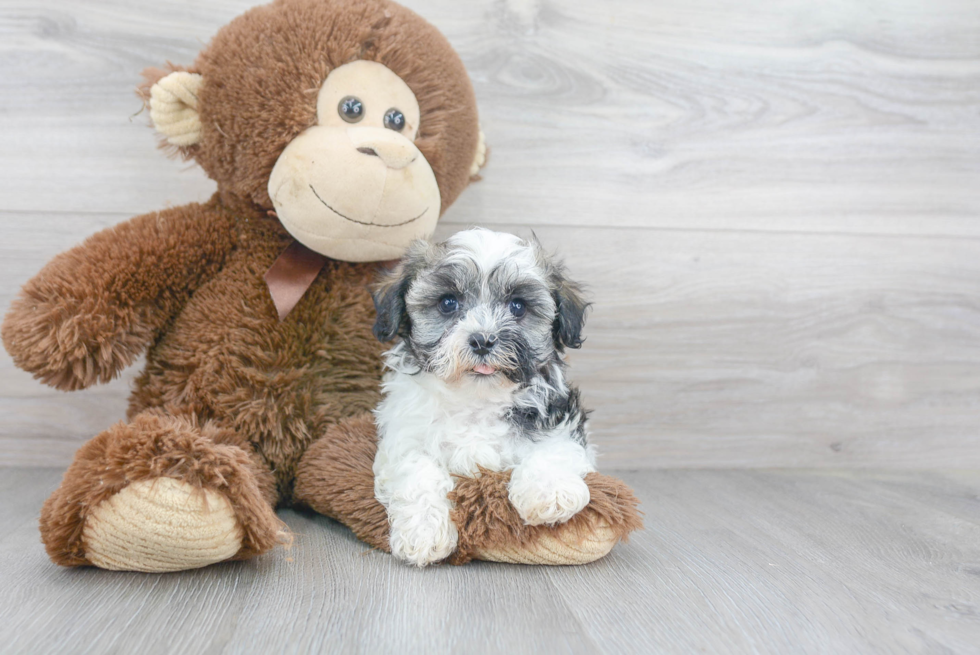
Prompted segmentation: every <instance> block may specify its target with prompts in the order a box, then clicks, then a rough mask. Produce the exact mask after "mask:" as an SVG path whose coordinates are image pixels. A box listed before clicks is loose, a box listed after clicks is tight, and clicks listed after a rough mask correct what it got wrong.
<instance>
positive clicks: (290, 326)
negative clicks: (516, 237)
mask: <svg viewBox="0 0 980 655" xmlns="http://www.w3.org/2000/svg"><path fill="white" fill-rule="evenodd" d="M355 58H363V59H372V60H375V61H380V62H382V63H384V64H385V65H386V66H388V67H389V68H390V69H392V70H393V71H395V72H396V73H397V74H399V75H400V76H401V77H402V78H403V79H404V80H405V81H406V82H407V84H408V85H409V87H410V88H411V89H412V90H413V92H414V93H415V95H416V97H417V98H418V101H419V105H420V107H421V110H422V117H423V118H422V122H421V130H422V131H421V132H420V135H419V137H418V139H417V140H416V144H417V145H418V147H419V149H420V150H421V151H422V152H423V153H424V154H425V156H426V158H427V159H428V161H429V163H430V165H431V166H432V169H433V171H434V172H435V175H436V179H437V182H438V184H439V189H440V191H441V194H442V207H443V208H446V207H448V206H449V205H450V204H451V203H452V201H453V200H454V199H455V198H456V196H457V195H458V194H459V193H460V191H461V190H462V189H463V187H465V185H466V184H467V182H468V180H469V166H470V162H471V161H472V157H473V153H474V151H475V147H476V141H477V134H478V127H477V117H476V105H475V101H474V98H473V90H472V88H471V87H470V83H469V80H468V78H467V77H466V72H465V70H464V69H463V67H462V64H461V63H460V62H459V59H458V57H457V56H456V55H455V53H453V51H452V50H451V48H450V47H449V44H448V43H447V42H446V40H445V39H444V38H443V37H442V36H441V35H440V34H439V33H438V32H437V31H436V30H435V29H434V28H433V27H432V26H430V25H429V24H428V23H426V22H425V21H423V20H422V19H420V18H419V17H418V16H416V15H415V14H413V13H412V12H410V11H408V10H407V9H404V8H402V7H400V6H398V5H396V4H394V3H391V2H388V1H387V0H358V1H357V2H354V1H352V0H278V1H277V2H275V3H273V4H271V5H268V6H265V7H258V8H256V9H253V10H251V11H249V12H248V13H246V14H245V15H243V16H241V17H239V18H238V19H236V20H234V21H232V22H231V23H230V24H229V25H228V26H226V27H225V28H224V29H222V30H221V31H220V32H219V34H218V35H217V36H216V37H215V38H214V40H213V41H212V43H211V44H210V45H209V46H208V47H207V48H206V49H205V50H204V52H202V54H201V55H200V57H199V59H198V61H197V63H196V64H195V66H194V68H193V70H196V71H198V72H201V73H202V74H203V75H204V80H205V82H204V84H203V86H202V88H201V91H200V96H199V111H200V115H201V119H202V123H203V126H202V140H201V142H200V143H199V144H198V145H195V146H191V147H188V148H184V149H183V150H182V154H183V155H184V156H187V157H192V158H194V159H195V160H197V161H198V162H199V163H200V164H201V165H202V166H203V167H204V169H205V170H206V171H207V172H208V174H209V175H211V177H213V178H214V179H215V180H216V181H217V183H218V192H217V193H216V194H215V195H214V197H212V198H211V200H210V201H208V202H207V203H203V204H190V205H186V206H183V207H177V208H174V209H168V210H165V211H160V212H154V213H151V214H147V215H144V216H140V217H137V218H134V219H132V220H130V221H128V222H126V223H123V224H121V225H118V226H116V227H113V228H110V229H108V230H105V231H103V232H100V233H99V234H96V235H94V236H93V237H91V238H89V239H88V240H86V241H85V242H84V243H82V244H81V245H79V246H78V247H76V248H73V249H72V250H70V251H68V252H66V253H63V254H62V255H59V256H58V257H56V258H54V259H53V260H52V261H51V262H50V263H49V264H48V265H47V266H45V267H44V269H43V270H42V271H41V272H40V273H39V274H38V275H37V276H36V277H34V278H33V279H32V280H30V281H29V282H28V283H27V284H26V285H25V287H24V289H23V291H22V293H21V294H20V296H19V297H18V298H17V299H16V300H15V301H14V303H13V305H12V306H11V308H10V312H9V313H8V315H7V316H6V319H5V321H4V323H3V326H2V338H3V343H4V345H5V347H6V348H7V351H8V352H9V353H10V354H11V356H12V357H13V359H14V362H15V363H16V364H17V365H18V366H20V367H21V368H23V369H25V370H27V371H30V372H31V373H33V374H34V375H35V377H37V378H38V379H40V380H41V381H43V382H45V383H47V384H49V385H52V386H54V387H57V388H59V389H63V390H74V389H83V388H86V387H88V386H90V385H92V384H96V383H99V382H106V381H108V380H110V379H112V378H113V377H114V376H116V375H117V374H118V373H119V372H120V370H121V369H122V368H124V367H125V366H127V365H129V364H131V363H132V362H133V361H134V360H135V359H136V358H137V357H138V356H139V355H140V354H141V353H143V352H146V353H147V354H146V368H145V369H144V371H143V373H142V374H141V375H140V376H139V378H138V380H137V382H136V386H135V389H134V391H133V394H132V396H131V399H130V407H129V413H128V416H129V423H128V424H119V425H116V426H114V427H112V428H110V429H109V430H106V431H105V432H103V433H101V434H99V435H98V436H96V437H95V438H94V439H93V440H92V441H90V442H88V443H87V444H85V445H84V446H83V447H82V448H81V449H80V450H79V452H78V454H77V455H76V458H75V462H74V463H73V464H72V465H71V467H70V468H69V469H68V471H67V472H66V473H65V477H64V480H63V482H62V484H61V486H60V488H59V489H58V490H57V491H56V492H55V493H54V494H53V495H52V496H51V498H49V499H48V501H47V503H45V505H44V509H43V512H42V518H41V533H42V538H43V540H44V542H45V546H46V548H47V550H48V553H49V555H50V556H51V558H52V559H53V560H54V561H55V562H57V563H59V564H64V565H69V566H72V565H82V564H87V563H88V561H87V560H86V557H85V544H84V543H83V541H84V540H83V537H82V534H83V528H84V524H85V519H86V516H88V514H89V512H90V511H92V510H93V508H95V507H96V506H97V505H98V504H99V503H100V502H101V501H103V500H105V499H106V498H108V497H110V496H111V495H112V494H115V493H117V492H119V491H120V490H121V489H123V488H124V487H125V486H126V485H128V484H130V483H132V482H135V481H140V480H148V479H153V478H159V477H169V478H175V479H178V480H181V481H184V482H187V483H189V484H190V485H192V486H194V487H197V488H199V489H207V490H211V491H214V492H216V493H219V494H223V495H224V496H225V497H227V498H228V500H229V502H230V504H231V507H232V508H233V510H234V511H235V513H236V515H237V517H238V519H239V521H240V523H241V524H242V528H243V532H244V535H245V537H244V540H243V545H242V547H241V550H240V551H239V552H238V554H237V557H238V558H244V557H249V556H252V555H255V554H258V553H261V552H264V551H266V550H268V549H269V548H271V547H272V546H274V545H275V544H276V543H277V542H279V541H280V540H281V539H282V525H281V523H280V522H279V521H278V519H276V517H275V514H274V508H275V507H276V506H277V505H289V504H293V503H304V504H308V505H310V506H312V507H313V508H315V509H317V510H319V511H322V512H324V513H326V514H329V515H331V516H334V517H335V518H337V519H339V520H340V521H342V522H344V523H345V524H347V525H349V526H351V528H352V529H353V530H354V532H355V533H356V534H357V535H358V536H359V537H361V538H362V539H364V540H365V541H367V542H368V543H371V544H372V545H375V546H378V547H386V536H385V535H386V534H387V520H386V517H385V513H384V510H383V508H382V507H381V506H380V505H379V504H378V503H377V502H376V501H375V499H374V489H373V477H372V473H371V464H372V458H373V450H374V428H373V424H372V423H371V419H370V414H369V412H370V410H371V409H373V408H374V406H375V405H376V404H377V402H378V400H379V379H380V375H381V359H380V353H381V351H382V349H383V347H384V346H383V345H382V344H379V343H378V342H377V341H376V340H375V338H374V336H373V334H372V333H371V326H372V324H373V322H374V318H375V312H374V307H373V303H372V300H371V297H370V294H369V293H368V290H367V284H368V283H369V282H370V281H371V279H372V277H373V276H374V274H375V269H376V265H375V264H352V263H347V262H340V261H332V260H331V261H328V262H327V263H326V265H325V266H324V268H323V269H322V270H321V271H320V273H319V275H318V276H317V278H316V280H315V281H314V282H313V284H312V286H311V287H310V288H309V289H308V290H307V292H306V294H305V295H304V296H303V298H302V299H301V300H300V302H299V304H298V305H297V306H296V307H295V308H294V309H293V310H292V312H291V313H290V314H289V315H288V317H287V318H286V319H285V320H284V321H280V320H279V317H278V314H277V311H276V308H275V306H274V305H273V302H272V299H271V297H270V295H269V291H268V289H267V287H266V284H265V281H264V279H263V276H264V275H265V273H266V271H268V270H269V267H270V266H271V265H272V264H273V262H274V261H275V260H276V258H277V257H278V256H279V254H280V253H281V252H282V251H283V250H284V249H285V248H286V247H287V246H288V245H289V244H290V243H291V241H292V239H291V237H290V236H289V235H288V234H287V233H286V231H285V230H284V228H283V227H282V225H281V224H280V223H279V222H278V220H277V219H276V218H275V217H274V216H270V212H269V209H270V206H271V205H270V202H269V198H268V195H267V193H266V185H267V183H268V177H269V174H270V171H271V169H272V166H273V164H274V163H275V161H276V159H277V157H278V156H279V154H280V153H281V152H282V150H283V148H284V147H285V146H286V144H287V143H289V141H290V140H292V139H293V138H295V137H296V136H297V135H298V134H300V133H301V132H302V131H303V130H304V129H305V128H306V127H308V126H309V125H310V124H311V123H312V121H313V120H314V117H315V102H316V90H317V89H318V88H319V87H320V85H321V83H322V81H323V79H324V78H325V77H326V75H327V73H328V72H329V70H330V69H331V68H332V67H334V66H337V65H340V64H342V63H346V62H347V61H350V60H352V59H355ZM160 74H161V72H160V71H157V72H150V73H149V74H148V79H149V80H150V81H151V82H152V80H154V79H157V78H158V77H159V75H160ZM304 454H305V455H306V457H305V458H304ZM593 484H595V483H594V481H590V485H593ZM613 487H615V490H614V491H615V493H618V494H620V495H619V496H618V497H617V498H616V499H615V502H613V501H612V500H611V501H609V502H610V503H611V504H610V505H609V506H608V507H607V504H604V503H605V501H600V500H599V499H600V498H601V497H602V496H601V494H598V493H597V495H595V496H594V497H593V505H594V506H595V508H596V511H599V512H601V513H602V514H603V516H606V517H607V518H610V519H612V520H613V522H614V523H615V521H616V520H618V521H619V523H616V525H621V526H622V529H623V532H622V534H625V532H628V530H629V529H632V528H633V527H635V525H636V523H635V520H634V519H635V507H634V505H635V500H634V499H633V498H632V496H631V495H629V494H628V492H627V491H624V490H623V488H621V485H620V487H616V486H615V485H613ZM594 488H595V489H596V490H597V491H598V489H599V488H598V487H594ZM607 495H608V494H607ZM456 498H457V505H458V508H457V516H456V519H457V521H458V522H459V524H460V526H461V535H462V539H461V544H462V548H461V553H460V555H459V556H458V559H459V561H462V560H465V559H466V557H467V556H468V555H467V553H472V552H475V549H478V546H479V545H480V544H481V543H483V544H488V543H489V544H492V543H496V542H500V541H501V540H504V541H508V542H509V543H513V542H516V543H520V544H523V543H527V542H528V540H531V539H533V538H534V534H535V533H536V532H535V530H533V529H529V528H524V527H522V526H520V525H519V520H518V523H515V516H516V514H515V513H514V512H513V511H512V510H510V509H509V508H507V507H505V506H504V505H506V488H505V479H504V478H501V477H499V476H496V475H487V474H485V475H484V476H483V477H482V478H480V479H479V480H475V481H467V480H463V481H461V482H460V485H459V487H458V488H457V491H456ZM502 503H503V504H502ZM617 503H618V504H617ZM590 511H591V510H590ZM617 512H619V513H618V514H617ZM631 512H632V514H631ZM630 516H633V517H634V519H630V518H629V517H630ZM624 517H625V518H624ZM631 521H632V522H631Z"/></svg>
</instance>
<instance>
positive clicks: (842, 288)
mask: <svg viewBox="0 0 980 655" xmlns="http://www.w3.org/2000/svg"><path fill="white" fill-rule="evenodd" d="M61 220H62V217H61V215H60V214H40V213H39V214H36V215H35V221H34V222H33V223H32V224H31V225H30V226H26V225H25V226H16V227H14V228H12V229H11V231H10V234H11V235H12V238H13V241H14V242H15V243H20V244H24V245H23V247H21V248H15V247H12V246H5V245H3V244H0V277H2V278H4V279H12V280H15V284H20V283H21V282H22V281H23V280H26V278H27V277H28V276H29V275H32V274H33V273H34V272H35V271H36V270H37V269H38V268H40V267H41V266H42V265H43V263H44V261H46V260H47V259H48V258H49V257H50V256H52V255H53V254H54V253H55V252H57V250H59V249H61V248H63V247H67V246H68V245H69V244H68V243H65V242H66V241H67V239H66V237H64V236H63V235H59V234H58V226H59V225H60V223H61ZM81 220H82V221H84V223H85V225H87V226H88V227H89V229H90V230H91V231H94V230H96V229H99V228H100V227H102V226H103V225H104V224H111V220H112V219H111V218H107V217H105V216H102V215H91V216H86V217H83V218H82V219H81ZM459 227H462V226H461V225H459V224H454V223H446V224H444V225H442V226H441V227H440V231H439V235H440V236H445V235H447V234H448V233H450V232H451V231H453V230H455V229H458V228H459ZM534 229H535V231H536V233H537V234H538V236H539V237H540V238H541V240H542V241H543V242H544V243H545V244H546V245H547V246H549V247H552V246H553V247H555V248H557V249H558V250H559V251H560V253H561V254H563V255H564V256H565V258H566V259H567V261H568V264H569V268H570V271H571V273H572V274H573V275H574V276H575V277H576V278H578V279H581V280H584V281H585V282H586V283H587V284H588V286H589V294H590V296H591V297H592V299H593V301H594V303H595V304H594V311H593V313H592V315H591V317H590V319H589V322H588V324H587V328H586V335H587V341H586V343H585V346H584V347H583V348H582V350H581V351H575V352H573V353H571V355H570V362H571V368H570V369H569V370H570V375H571V377H572V378H573V379H574V380H576V381H577V382H578V383H579V384H580V385H581V386H582V388H583V392H584V395H585V400H586V403H587V404H588V405H589V406H590V407H593V408H595V413H594V414H593V420H592V430H593V437H594V440H595V442H596V443H597V445H598V446H599V448H600V453H601V454H602V457H603V459H602V461H603V464H604V466H606V467H608V468H630V467H638V466H651V467H677V466H679V467H697V466H712V467H735V466H738V467H751V466H803V467H808V466H809V467H813V466H830V467H836V466H864V467H874V466H890V467H905V468H916V467H929V468H934V467H940V468H941V467H950V466H957V467H974V468H980V449H978V448H977V447H976V444H977V426H978V425H980V405H978V403H977V398H978V397H980V376H978V375H977V371H978V370H980V304H978V298H980V256H978V255H980V241H977V240H973V239H964V238H957V239H954V238H939V237H918V236H901V237H898V236H896V237H888V238H883V237H871V236H864V237H858V236H854V235H801V234H794V233H765V232H752V231H741V232H716V231H696V230H691V231H687V230H642V229H634V228H621V229H604V228H603V229H600V228H556V227H549V226H546V225H545V226H542V225H537V226H534ZM518 232H522V233H524V234H528V233H529V230H528V229H524V230H518ZM43 235H51V239H50V240H48V239H46V238H45V237H44V236H43ZM612 262H615V264H611V263H612ZM15 290H16V286H14V285H11V286H9V287H6V288H0V305H2V306H6V305H7V304H8V303H9V301H10V299H12V297H13V293H14V292H15ZM136 370H138V367H137V368H134V369H131V370H129V371H127V372H126V373H125V374H124V375H123V378H122V379H121V380H117V381H115V382H113V383H112V384H110V385H108V386H106V387H98V388H94V389H91V390H87V391H84V392H78V393H74V394H64V393H60V392H56V391H53V390H50V389H47V388H44V387H42V386H41V385H40V384H39V383H37V382H35V381H33V380H31V379H30V376H29V375H27V374H25V373H23V372H22V371H19V370H16V369H15V368H14V366H13V363H12V362H11V360H10V358H9V356H7V355H6V354H5V353H4V354H0V416H2V419H0V462H4V463H7V464H20V465H54V464H62V465H64V464H67V463H68V462H69V461H70V458H71V455H72V453H73V451H74V450H75V448H77V447H78V446H79V445H80V444H81V443H82V441H83V440H85V439H88V438H90V437H91V436H93V435H95V434H96V433H98V432H99V431H101V430H103V429H105V428H106V427H108V426H109V425H111V424H112V423H114V422H116V421H117V420H119V419H121V418H122V417H123V415H124V413H125V405H126V401H125V398H126V394H127V389H128V384H129V381H130V380H131V379H132V377H133V375H134V374H135V371H136Z"/></svg>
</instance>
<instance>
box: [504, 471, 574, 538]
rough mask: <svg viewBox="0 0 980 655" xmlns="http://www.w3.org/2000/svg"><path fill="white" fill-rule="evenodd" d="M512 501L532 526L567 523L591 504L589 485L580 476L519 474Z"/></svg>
mask: <svg viewBox="0 0 980 655" xmlns="http://www.w3.org/2000/svg"><path fill="white" fill-rule="evenodd" d="M508 495H509V496H510V502H511V504H512V505H513V506H514V508H515V509H516V510H517V513H518V514H520V515H521V518H522V519H524V522H525V523H526V524H528V525H544V524H547V525H554V524H556V523H564V522H565V521H567V520H568V519H570V518H572V517H573V516H575V515H576V514H578V513H579V512H580V511H582V509H583V508H584V507H585V506H586V505H588V504H589V486H588V485H587V484H585V480H583V479H582V478H580V477H579V476H577V475H572V474H566V475H555V476H543V475H534V474H532V473H530V472H517V471H515V473H514V475H513V477H511V482H510V488H509V490H508Z"/></svg>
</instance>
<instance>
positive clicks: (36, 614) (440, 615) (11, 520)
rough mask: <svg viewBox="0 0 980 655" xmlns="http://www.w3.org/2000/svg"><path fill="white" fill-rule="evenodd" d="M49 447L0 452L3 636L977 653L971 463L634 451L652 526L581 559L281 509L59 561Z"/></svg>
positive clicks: (33, 641) (121, 645) (236, 646)
mask: <svg viewBox="0 0 980 655" xmlns="http://www.w3.org/2000/svg"><path fill="white" fill-rule="evenodd" d="M59 476H60V471H58V470H53V469H6V470H0V491H2V493H3V494H4V497H5V498H12V497H16V498H17V501H16V502H15V503H6V502H5V503H4V504H2V505H0V528H2V531H0V535H2V536H0V563H2V565H0V586H2V587H3V588H4V589H5V590H7V591H6V593H5V594H4V595H3V596H2V597H0V615H2V616H4V621H2V622H0V643H3V644H4V651H5V652H10V653H39V652H45V653H61V652H73V653H112V652H144V653H158V652H182V653H216V652H228V653H231V652H242V653H252V652H254V653H265V652H284V653H302V652H363V653H375V652H393V651H395V650H397V651H399V652H405V653H421V652H425V653H449V652H460V651H465V652H474V653H482V652H514V653H525V652H526V653H560V652H562V653H567V652H574V653H579V652H581V653H593V652H604V653H649V652H663V653H690V652H730V653H784V652H798V653H831V652H835V653H839V652H864V653H898V652H921V653H939V652H945V653H974V652H976V649H977V644H978V643H980V577H978V576H980V502H978V496H980V474H978V473H976V472H972V473H966V472H956V471H950V472H943V471H937V472H930V473H921V472H895V471H892V472H875V471H860V472H856V471H807V470H796V471H785V470H784V471H778V470H768V471H724V470H669V471H642V472H638V471H632V472H624V473H623V476H624V478H625V479H626V480H627V481H628V482H629V483H630V484H632V485H633V486H634V488H635V489H636V491H637V494H638V496H639V497H640V499H641V501H642V502H643V510H644V511H645V513H646V518H645V520H646V530H645V531H643V532H640V533H638V534H636V535H635V536H634V537H633V538H632V539H631V540H630V542H629V543H628V544H623V545H620V546H618V547H617V548H616V549H615V550H614V551H613V552H612V554H610V555H609V556H608V557H607V558H605V559H603V560H600V561H599V562H596V563H594V564H591V565H588V566H585V567H569V568H534V567H520V566H509V565H496V564H485V563H476V564H472V565H467V566H465V567H458V568H457V567H436V568H430V569H426V570H421V571H419V570H415V569H410V568H408V567H405V566H402V565H400V564H398V563H396V562H394V561H393V560H392V559H391V558H390V557H389V556H387V555H384V554H382V553H378V552H372V551H369V550H367V548H366V547H365V546H364V545H363V544H360V543H359V542H357V541H356V540H354V539H353V537H351V535H350V533H349V532H348V531H347V530H346V529H344V528H343V527H341V526H339V525H338V524H336V523H334V522H332V521H330V520H328V519H326V518H324V517H320V516H316V515H312V514H303V513H297V512H293V511H283V512H282V516H283V518H284V519H285V520H286V522H287V523H288V524H289V525H290V527H291V528H292V529H293V531H294V532H295V533H296V534H297V540H296V545H295V546H294V547H293V548H292V549H290V550H278V551H276V552H274V553H271V554H269V555H266V556H263V557H261V558H258V559H256V560H253V561H250V562H241V563H232V564H227V565H219V566H214V567H210V568H207V569H203V570H200V571H189V572H183V573H177V574H165V575H145V574H130V573H111V572H105V571H98V570H95V569H74V570H66V569H59V568H57V567H55V566H54V565H52V564H51V563H50V562H48V561H47V559H46V558H45V556H44V553H43V549H42V547H41V545H40V544H39V543H38V539H37V532H36V525H35V523H34V522H35V520H36V515H37V511H38V508H39V506H40V503H41V500H42V499H43V498H44V497H45V495H46V494H47V493H48V492H49V491H50V490H51V489H52V488H53V487H54V486H55V485H56V484H57V480H58V478H59Z"/></svg>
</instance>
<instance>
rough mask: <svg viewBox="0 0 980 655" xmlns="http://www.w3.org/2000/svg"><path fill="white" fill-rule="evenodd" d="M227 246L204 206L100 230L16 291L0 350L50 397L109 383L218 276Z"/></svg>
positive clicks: (227, 237) (225, 222) (219, 218)
mask: <svg viewBox="0 0 980 655" xmlns="http://www.w3.org/2000/svg"><path fill="white" fill-rule="evenodd" d="M235 239H236V231H235V229H234V221H233V219H232V218H230V217H229V216H227V215H225V213H224V212H221V211H220V210H218V209H217V207H216V206H215V205H213V204H210V203H209V204H206V205H201V204H196V203H195V204H190V205H184V206H182V207H176V208H173V209H167V210H164V211H161V212H154V213H152V214H145V215H143V216H138V217H136V218H133V219H131V220H129V221H126V222H125V223H121V224H120V225H116V226H115V227H111V228H108V229H106V230H103V231H102V232H99V233H97V234H95V235H93V236H91V237H89V238H88V239H87V240H86V241H84V242H83V243H82V244H81V245H79V246H76V247H75V248H72V249H71V250H69V251H67V252H64V253H62V254H60V255H58V256H57V257H55V258H54V259H53V260H51V261H50V262H49V263H48V264H47V265H46V266H45V267H44V268H43V269H41V272H40V273H38V274H37V275H36V276H34V278H33V279H31V280H30V281H29V282H28V283H27V284H26V285H24V288H23V289H22V290H21V292H20V294H19V295H18V297H17V299H16V300H14V302H13V303H12V304H11V307H10V311H9V312H8V313H7V316H6V318H5V319H4V322H3V326H2V330H0V333H2V338H3V344H4V346H5V347H6V349H7V352H9V353H10V355H11V356H12V357H13V359H14V363H15V364H17V366H19V367H20V368H22V369H24V370H25V371H28V372H30V373H33V374H34V377H36V378H38V379H39V380H41V381H42V382H44V383H46V384H49V385H51V386H52V387H56V388H58V389H62V390H65V391H72V390H75V389H83V388H85V387H88V386H91V385H92V384H95V383H96V382H108V381H109V380H111V379H112V378H113V377H114V376H115V375H116V374H117V373H118V372H119V371H120V370H122V369H123V368H124V367H126V366H128V365H129V364H131V363H132V362H133V360H135V359H136V358H137V357H138V356H139V355H140V353H142V352H143V350H145V349H146V348H147V347H148V346H149V345H150V344H151V343H152V342H153V340H154V339H155V338H156V336H157V334H158V333H159V330H160V329H161V328H162V327H163V326H164V325H166V323H167V322H168V321H169V320H170V319H171V318H173V316H175V315H176V314H177V312H178V311H179V310H180V309H181V307H183V305H184V303H185V302H187V299H188V298H189V297H190V295H191V294H192V293H193V292H194V290H195V289H197V288H198V287H199V286H201V284H203V283H204V282H206V281H207V280H208V279H209V278H210V277H211V276H213V275H214V274H215V273H216V272H217V271H218V270H220V269H221V267H222V265H223V263H224V260H225V257H226V256H227V254H228V253H229V252H230V251H231V250H232V248H233V247H234V244H235Z"/></svg>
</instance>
